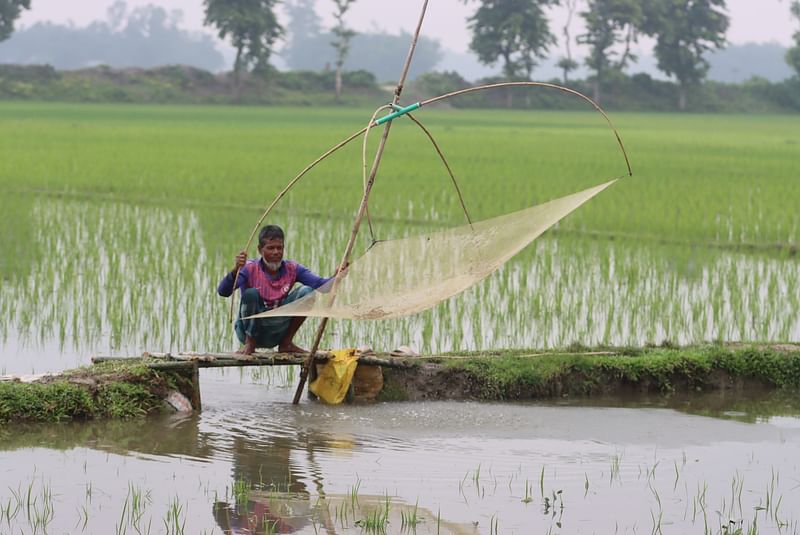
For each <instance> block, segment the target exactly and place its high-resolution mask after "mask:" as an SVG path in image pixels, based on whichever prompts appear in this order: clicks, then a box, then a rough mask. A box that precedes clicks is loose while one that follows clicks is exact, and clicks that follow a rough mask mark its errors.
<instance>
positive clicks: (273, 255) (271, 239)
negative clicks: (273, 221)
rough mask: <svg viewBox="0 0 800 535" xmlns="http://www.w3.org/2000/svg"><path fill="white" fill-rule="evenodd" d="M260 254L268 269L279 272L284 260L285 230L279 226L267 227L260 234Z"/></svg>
mask: <svg viewBox="0 0 800 535" xmlns="http://www.w3.org/2000/svg"><path fill="white" fill-rule="evenodd" d="M258 252H259V254H261V258H263V259H264V263H265V264H266V266H267V269H269V270H270V271H278V270H279V269H280V267H281V260H283V229H282V228H281V227H279V226H277V225H267V226H265V227H264V228H262V229H261V232H259V233H258Z"/></svg>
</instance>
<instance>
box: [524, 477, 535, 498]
mask: <svg viewBox="0 0 800 535" xmlns="http://www.w3.org/2000/svg"><path fill="white" fill-rule="evenodd" d="M532 491H533V489H532V487H531V484H530V482H529V481H528V480H527V479H526V480H525V496H524V497H523V498H522V503H531V502H532V501H533V496H532V494H533V492H532Z"/></svg>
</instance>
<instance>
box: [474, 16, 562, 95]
mask: <svg viewBox="0 0 800 535" xmlns="http://www.w3.org/2000/svg"><path fill="white" fill-rule="evenodd" d="M465 1H469V0H465ZM557 3H558V0H483V1H482V2H481V5H480V7H479V8H478V9H477V11H475V14H474V15H472V16H471V17H470V18H469V19H468V21H469V28H470V30H471V31H472V40H471V41H470V44H469V47H470V49H472V51H473V52H475V53H476V54H477V55H478V59H479V60H480V62H481V63H483V64H485V65H493V64H495V63H496V62H497V61H498V60H502V61H503V76H504V77H505V78H506V79H507V80H514V79H515V78H518V77H520V76H525V77H526V79H530V76H531V72H532V71H533V68H534V67H535V66H536V60H537V59H541V58H543V57H545V53H546V52H547V49H548V47H549V46H550V45H551V44H553V43H555V37H554V36H553V34H552V33H550V29H549V26H548V22H547V18H546V17H545V14H544V8H545V7H546V6H550V5H554V4H557ZM508 104H509V106H511V104H512V101H511V93H510V92H509V93H508Z"/></svg>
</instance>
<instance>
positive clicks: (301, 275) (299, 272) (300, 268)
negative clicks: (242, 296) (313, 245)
mask: <svg viewBox="0 0 800 535" xmlns="http://www.w3.org/2000/svg"><path fill="white" fill-rule="evenodd" d="M286 262H287V261H286V260H281V267H280V268H279V269H278V275H277V276H274V277H273V276H272V275H271V274H270V273H269V272H268V271H267V267H266V266H265V265H264V260H263V259H262V258H259V259H254V260H248V261H247V263H246V264H245V265H244V267H242V269H240V270H239V279H238V281H237V282H236V286H238V287H239V290H240V291H242V292H243V291H244V290H247V289H248V288H253V287H254V285H253V284H252V282H251V281H250V277H249V276H248V273H247V271H248V270H250V269H260V270H261V272H262V274H263V275H265V276H266V277H268V278H269V279H272V280H278V279H280V278H282V277H284V276H285V275H286V271H287V269H286ZM290 262H291V261H290ZM292 263H293V264H294V265H295V266H296V268H295V269H296V277H295V280H296V281H297V282H299V283H300V284H303V285H305V286H310V287H311V288H313V289H315V290H316V289H317V288H319V287H320V286H322V285H323V284H325V283H326V282H328V281H329V280H331V278H325V277H320V276H319V275H317V274H316V273H314V272H313V271H311V270H310V269H308V268H307V267H305V266H304V265H303V264H298V263H297V262H292ZM245 268H246V269H245ZM235 275H236V274H235V272H233V271H231V272H230V273H228V274H227V275H225V277H223V279H222V280H221V281H220V282H219V285H218V286H217V293H218V294H219V295H221V296H222V297H230V295H231V294H232V293H233V279H234V277H235Z"/></svg>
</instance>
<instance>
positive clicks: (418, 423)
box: [0, 370, 800, 534]
mask: <svg viewBox="0 0 800 535" xmlns="http://www.w3.org/2000/svg"><path fill="white" fill-rule="evenodd" d="M291 379H292V378H291V377H288V376H287V375H286V372H285V371H284V372H276V374H274V375H272V376H270V377H266V376H265V375H262V376H260V377H258V376H256V377H253V376H252V374H250V373H246V372H242V373H239V372H238V371H237V372H235V373H221V372H219V371H210V370H204V371H203V376H202V378H201V381H202V385H203V397H204V399H203V403H204V407H203V411H202V413H200V414H198V415H194V416H189V417H177V416H176V417H162V418H148V419H145V420H137V421H133V422H118V421H114V422H98V423H91V424H63V425H36V426H25V427H22V428H19V427H15V428H13V429H9V428H6V429H3V430H2V431H0V445H2V446H0V447H2V450H3V451H2V453H1V454H0V455H1V457H0V458H1V459H2V461H0V479H2V481H3V485H2V488H0V509H1V510H2V512H0V515H2V516H0V533H31V532H37V529H38V532H40V533H44V532H47V533H364V532H373V533H380V532H382V531H380V529H381V528H382V529H384V530H385V532H386V533H414V532H416V533H458V534H461V533H519V534H522V533H565V534H566V533H587V534H591V533H597V534H601V533H603V534H605V533H665V534H667V533H674V534H683V533H723V534H724V533H734V532H736V529H739V528H741V529H743V532H744V533H749V531H748V530H749V529H755V531H752V533H797V532H798V530H800V524H798V522H799V521H800V466H798V465H799V464H800V417H799V416H800V410H798V407H797V404H796V401H795V402H792V401H791V400H780V399H773V398H764V399H760V400H758V402H751V403H748V402H743V401H742V400H732V399H725V398H724V397H719V396H713V397H711V398H708V399H693V400H692V401H691V402H690V401H688V400H678V399H675V400H672V401H665V400H663V399H659V400H652V401H648V400H635V401H625V400H619V399H604V400H595V401H594V402H593V403H592V404H591V405H586V404H582V405H573V404H559V403H555V404H554V403H519V404H508V403H506V404H492V403H456V402H436V403H394V404H375V405H368V406H340V407H330V406H324V405H320V404H317V403H311V402H306V401H303V402H302V403H301V404H300V405H299V406H292V405H291V394H292V391H293V389H292V386H293V381H292V380H291ZM709 414H713V415H715V416H710V415H709ZM386 511H388V514H387V513H386ZM384 515H385V518H386V519H387V521H386V522H384V521H383V520H382V519H383V518H384ZM414 517H415V518H416V520H417V521H418V523H416V524H415V525H412V520H411V518H414ZM370 522H374V523H375V524H370ZM371 526H375V527H377V529H376V530H372V529H371Z"/></svg>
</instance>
